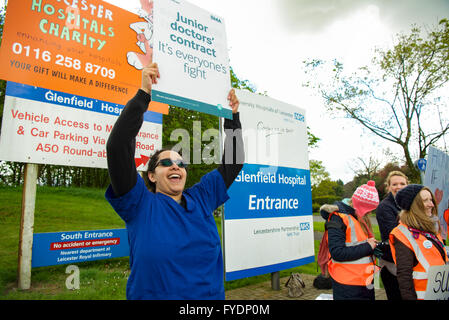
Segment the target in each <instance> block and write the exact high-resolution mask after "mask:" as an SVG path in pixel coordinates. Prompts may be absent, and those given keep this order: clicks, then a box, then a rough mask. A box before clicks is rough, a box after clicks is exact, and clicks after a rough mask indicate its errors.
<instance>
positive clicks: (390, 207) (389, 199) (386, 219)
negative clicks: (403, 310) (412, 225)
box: [376, 171, 408, 300]
mask: <svg viewBox="0 0 449 320" xmlns="http://www.w3.org/2000/svg"><path fill="white" fill-rule="evenodd" d="M407 184H408V178H407V176H406V175H405V174H403V173H402V172H401V171H391V172H390V173H389V174H388V176H387V179H386V181H385V186H386V189H387V191H388V194H387V196H386V197H385V199H383V200H382V201H381V203H380V204H379V207H377V209H376V219H377V223H378V225H379V231H380V237H381V240H382V244H384V245H383V246H381V248H383V249H382V257H381V258H380V259H379V261H380V266H381V267H382V269H381V271H380V277H381V278H382V283H383V285H384V288H385V292H386V294H387V298H388V300H401V293H400V291H399V285H398V280H397V278H396V265H395V264H394V261H393V257H392V256H391V249H390V246H389V245H388V239H389V237H390V232H391V230H393V229H394V228H395V227H396V226H397V225H398V224H399V218H398V214H399V212H400V211H401V209H400V208H399V207H398V205H397V204H396V201H395V197H396V194H397V193H398V191H399V190H401V189H402V188H404V187H405V186H407Z"/></svg>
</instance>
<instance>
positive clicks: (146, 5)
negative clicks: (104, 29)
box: [126, 0, 153, 70]
mask: <svg viewBox="0 0 449 320" xmlns="http://www.w3.org/2000/svg"><path fill="white" fill-rule="evenodd" d="M140 5H141V8H140V9H139V11H138V14H139V17H141V18H143V19H145V22H143V21H139V22H134V23H131V24H130V25H129V27H130V28H131V29H132V30H134V31H135V32H136V33H137V46H138V47H139V48H140V50H142V52H143V53H142V52H134V51H130V52H128V53H127V54H126V57H127V60H128V63H129V64H130V65H131V66H133V67H134V68H136V69H137V70H142V69H143V67H144V66H146V65H147V64H148V62H149V61H150V58H151V56H152V55H153V43H152V39H153V0H140Z"/></svg>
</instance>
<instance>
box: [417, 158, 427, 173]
mask: <svg viewBox="0 0 449 320" xmlns="http://www.w3.org/2000/svg"><path fill="white" fill-rule="evenodd" d="M416 164H417V166H418V169H419V171H423V172H425V171H426V166H427V160H426V159H424V158H421V159H418V160H417V163H416Z"/></svg>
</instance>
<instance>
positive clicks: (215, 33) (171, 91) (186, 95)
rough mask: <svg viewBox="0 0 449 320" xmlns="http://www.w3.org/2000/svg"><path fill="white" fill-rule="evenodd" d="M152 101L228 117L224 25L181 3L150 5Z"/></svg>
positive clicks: (173, 0) (228, 86) (219, 20)
mask: <svg viewBox="0 0 449 320" xmlns="http://www.w3.org/2000/svg"><path fill="white" fill-rule="evenodd" d="M153 16H154V21H153V29H154V35H153V61H154V62H157V63H158V65H159V69H160V70H161V77H160V79H158V81H157V84H154V85H153V86H152V92H151V95H152V98H153V100H155V101H158V102H162V103H166V104H170V105H173V106H177V107H183V108H187V109H191V110H195V111H200V112H204V113H209V114H213V115H216V116H220V117H225V118H231V117H232V110H231V108H230V107H229V102H228V100H227V96H228V93H229V90H230V89H231V86H230V71H229V55H228V44H227V40H226V28H225V21H224V19H223V18H222V17H220V16H218V15H216V14H213V13H211V12H208V11H206V10H203V9H201V8H199V7H197V6H195V5H193V4H191V3H189V2H187V1H184V0H172V1H154V8H153Z"/></svg>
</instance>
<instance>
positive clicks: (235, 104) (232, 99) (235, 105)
mask: <svg viewBox="0 0 449 320" xmlns="http://www.w3.org/2000/svg"><path fill="white" fill-rule="evenodd" d="M228 100H229V106H230V107H231V108H232V113H237V112H238V110H239V105H240V101H239V99H237V96H236V95H235V90H234V89H231V90H230V91H229V94H228Z"/></svg>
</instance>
